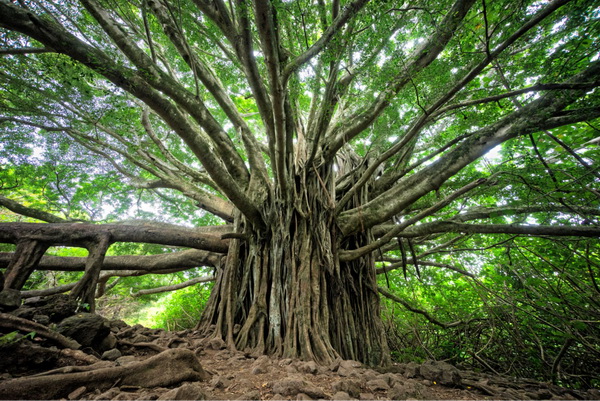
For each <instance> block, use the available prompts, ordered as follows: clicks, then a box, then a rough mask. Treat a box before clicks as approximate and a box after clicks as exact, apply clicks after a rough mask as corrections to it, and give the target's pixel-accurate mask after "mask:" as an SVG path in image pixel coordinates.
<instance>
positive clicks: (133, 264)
mask: <svg viewBox="0 0 600 401" xmlns="http://www.w3.org/2000/svg"><path fill="white" fill-rule="evenodd" d="M12 257H13V253H8V252H3V253H0V268H6V267H8V264H9V263H10V260H11V259H12ZM221 257H222V255H221V254H218V253H213V252H208V251H202V250H198V249H188V250H186V251H181V252H171V253H163V254H160V255H121V256H106V257H105V258H104V262H103V263H102V270H103V271H104V270H111V271H132V270H133V271H140V272H145V273H144V274H146V273H154V274H158V273H159V272H162V271H164V270H172V269H183V270H187V269H191V268H194V267H199V266H211V267H215V266H218V265H219V262H220V260H221ZM86 260H87V258H83V257H70V256H51V255H44V256H42V259H41V260H40V262H39V264H38V265H37V267H36V269H37V270H50V271H83V270H84V269H85V262H86ZM114 275H117V274H113V276H114Z"/></svg>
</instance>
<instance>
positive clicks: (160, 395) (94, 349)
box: [0, 310, 600, 400]
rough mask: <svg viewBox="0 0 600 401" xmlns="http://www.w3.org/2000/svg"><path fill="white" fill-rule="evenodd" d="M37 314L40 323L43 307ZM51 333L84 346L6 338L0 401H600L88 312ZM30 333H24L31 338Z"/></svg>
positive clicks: (502, 380) (502, 379)
mask: <svg viewBox="0 0 600 401" xmlns="http://www.w3.org/2000/svg"><path fill="white" fill-rule="evenodd" d="M26 312H27V311H26ZM31 313H32V311H29V314H31ZM36 313H38V314H37V315H36V316H38V318H39V316H40V314H39V310H37V311H36ZM16 314H17V315H19V314H20V315H21V316H22V317H17V319H21V320H18V321H17V323H13V324H14V325H18V324H21V325H25V326H26V325H27V323H26V321H30V322H33V321H31V320H28V319H26V318H25V317H26V316H27V315H28V313H23V312H20V313H16ZM2 315H3V316H4V317H5V318H6V317H7V316H8V315H7V314H2ZM10 316H13V315H10ZM3 322H4V323H2V325H3V328H2V330H3V333H7V332H8V331H9V330H7V327H6V326H8V325H10V324H9V323H8V318H6V319H3ZM19 322H20V323H19ZM32 324H33V325H35V324H36V323H32ZM47 326H48V327H50V328H52V330H51V332H59V333H62V334H64V337H63V338H68V339H69V340H73V339H74V340H76V341H78V342H79V343H80V344H81V348H80V349H79V350H75V349H69V347H67V346H65V344H67V345H68V344H70V343H69V342H66V341H65V340H64V339H63V340H61V339H58V340H57V339H50V338H48V337H47V336H45V335H44V333H42V332H41V330H40V333H36V335H35V336H29V337H21V336H20V335H18V337H15V338H14V339H12V340H11V341H5V343H4V344H2V346H1V347H0V399H68V400H83V399H93V400H108V399H114V400H138V399H144V400H156V399H158V400H167V399H180V400H183V399H192V400H195V399H218V400H225V399H240V400H253V399H261V400H271V399H287V400H310V399H334V400H336V399H337V400H341V399H362V400H367V399H380V400H386V399H462V400H474V399H534V400H541V399H570V400H576V399H599V398H600V391H598V390H596V389H593V390H588V391H577V390H571V389H565V388H561V387H558V386H554V385H552V384H548V383H540V382H536V381H533V380H527V379H516V378H510V377H506V376H499V375H493V376H492V375H487V374H482V373H476V372H472V371H463V370H458V369H456V368H455V367H453V366H452V365H450V364H447V363H445V362H434V361H428V362H425V363H423V364H416V363H409V364H394V365H392V366H390V367H387V368H384V369H380V368H378V369H372V368H369V367H366V366H363V365H361V364H360V363H358V362H356V361H348V360H337V361H335V362H334V363H333V364H331V365H329V366H319V365H317V364H315V363H314V362H303V361H298V360H291V359H273V358H269V357H267V356H259V355H252V354H251V353H245V352H241V351H235V350H229V349H227V348H226V346H225V343H224V342H223V341H222V340H220V339H215V338H212V339H210V338H204V337H202V336H201V335H200V333H199V332H196V331H193V330H185V331H179V332H168V331H164V330H159V329H149V328H146V327H143V326H140V325H136V326H128V325H127V324H125V323H124V322H122V321H120V320H113V321H109V320H106V319H104V318H101V317H99V316H98V315H91V314H86V313H79V314H76V315H73V316H70V317H68V318H66V319H62V320H61V321H60V322H59V323H58V324H54V323H49V322H48V323H47ZM37 327H38V329H41V327H39V326H37ZM13 328H14V327H13ZM24 329H25V330H23V329H21V333H22V334H26V331H27V328H26V327H24ZM13 332H14V331H13ZM22 334H21V335H22ZM5 340H6V336H5ZM60 341H62V342H63V344H59V342H60ZM71 348H77V347H71Z"/></svg>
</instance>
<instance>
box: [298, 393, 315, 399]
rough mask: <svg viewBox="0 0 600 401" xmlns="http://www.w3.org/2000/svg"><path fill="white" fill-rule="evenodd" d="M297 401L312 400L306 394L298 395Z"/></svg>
mask: <svg viewBox="0 0 600 401" xmlns="http://www.w3.org/2000/svg"><path fill="white" fill-rule="evenodd" d="M296 399H297V400H312V398H311V397H310V396H309V395H308V394H304V393H298V395H296Z"/></svg>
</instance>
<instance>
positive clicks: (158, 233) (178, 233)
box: [0, 223, 228, 253]
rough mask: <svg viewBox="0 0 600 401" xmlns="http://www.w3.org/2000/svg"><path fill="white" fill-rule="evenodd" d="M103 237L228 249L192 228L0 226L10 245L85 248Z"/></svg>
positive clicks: (0, 238)
mask: <svg viewBox="0 0 600 401" xmlns="http://www.w3.org/2000/svg"><path fill="white" fill-rule="evenodd" d="M102 234H110V237H111V241H110V242H111V243H114V242H145V243H149V244H161V245H172V246H183V247H189V248H196V249H203V250H208V251H213V252H220V253H225V252H227V249H228V244H227V241H225V240H221V238H219V237H216V236H214V235H210V234H203V233H198V232H195V231H194V230H193V229H183V228H180V229H159V228H156V227H151V228H146V227H136V226H126V225H117V224H105V225H92V224H38V223H0V242H8V243H16V242H17V241H19V240H23V239H29V240H36V241H42V242H45V243H48V244H55V245H81V244H83V245H85V243H86V242H88V241H90V240H92V241H94V240H95V239H96V237H97V236H98V235H102Z"/></svg>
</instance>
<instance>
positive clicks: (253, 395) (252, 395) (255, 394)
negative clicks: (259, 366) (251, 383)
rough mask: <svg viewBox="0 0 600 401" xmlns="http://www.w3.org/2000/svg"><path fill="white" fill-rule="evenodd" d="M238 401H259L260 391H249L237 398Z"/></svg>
mask: <svg viewBox="0 0 600 401" xmlns="http://www.w3.org/2000/svg"><path fill="white" fill-rule="evenodd" d="M238 400H260V391H258V390H250V391H248V392H247V393H245V394H243V395H242V396H241V397H239V398H238Z"/></svg>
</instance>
